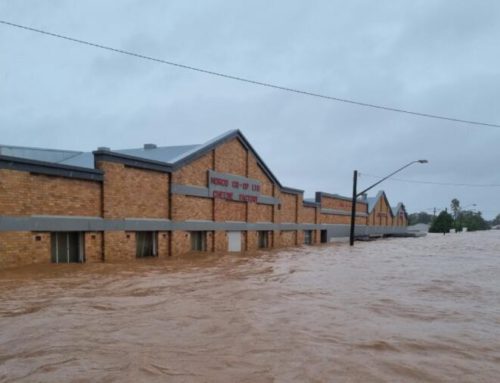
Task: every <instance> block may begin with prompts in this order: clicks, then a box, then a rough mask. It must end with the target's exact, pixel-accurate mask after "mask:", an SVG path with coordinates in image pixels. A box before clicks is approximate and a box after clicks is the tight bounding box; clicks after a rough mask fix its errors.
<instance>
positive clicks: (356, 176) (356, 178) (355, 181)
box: [349, 160, 428, 246]
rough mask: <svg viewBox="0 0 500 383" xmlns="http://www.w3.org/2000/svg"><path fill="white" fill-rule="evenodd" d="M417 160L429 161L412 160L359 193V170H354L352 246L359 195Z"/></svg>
mask: <svg viewBox="0 0 500 383" xmlns="http://www.w3.org/2000/svg"><path fill="white" fill-rule="evenodd" d="M417 162H418V163H420V164H426V163H427V162H428V161H427V160H416V161H412V162H410V163H408V164H406V165H405V166H403V167H401V168H399V169H398V170H396V171H394V172H392V173H391V174H389V175H388V176H385V177H384V178H382V179H381V180H380V181H378V182H375V183H374V184H373V185H372V186H370V187H368V188H366V189H365V190H363V191H362V192H361V193H357V183H358V171H357V170H355V171H354V176H353V183H352V203H351V204H352V206H351V230H350V234H349V243H350V245H351V246H353V245H354V236H355V233H354V232H355V226H356V224H355V220H356V201H357V199H358V197H359V196H361V195H363V194H364V193H366V192H367V191H368V190H370V189H373V188H374V187H375V186H377V185H378V184H380V183H381V182H383V181H385V180H386V179H387V178H389V177H391V176H393V175H394V174H396V173H398V172H400V171H401V170H403V169H406V168H407V167H408V166H410V165H412V164H415V163H417Z"/></svg>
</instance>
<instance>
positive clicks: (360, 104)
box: [0, 20, 500, 128]
mask: <svg viewBox="0 0 500 383" xmlns="http://www.w3.org/2000/svg"><path fill="white" fill-rule="evenodd" d="M0 23H1V24H4V25H8V26H10V27H15V28H20V29H24V30H27V31H31V32H36V33H41V34H43V35H47V36H51V37H56V38H59V39H64V40H68V41H71V42H74V43H78V44H83V45H88V46H92V47H95V48H99V49H104V50H107V51H111V52H115V53H121V54H124V55H128V56H132V57H136V58H140V59H143V60H149V61H154V62H157V63H161V64H166V65H171V66H174V67H177V68H182V69H187V70H191V71H195V72H200V73H204V74H208V75H211V76H217V77H222V78H226V79H229V80H235V81H241V82H246V83H249V84H253V85H258V86H263V87H267V88H272V89H278V90H282V91H286V92H292V93H297V94H301V95H305V96H311V97H317V98H322V99H326V100H330V101H337V102H343V103H347V104H352V105H357V106H362V107H366V108H373V109H379V110H385V111H388V112H396V113H404V114H409V115H413V116H418V117H425V118H433V119H438V120H446V121H453V122H459V123H462V124H469V125H478V126H488V127H493V128H500V124H494V123H487V122H479V121H472V120H463V119H460V118H453V117H447V116H442V115H437V114H430V113H421V112H414V111H411V110H407V109H400V108H395V107H391V106H384V105H376V104H370V103H366V102H360V101H355V100H350V99H346V98H340V97H334V96H328V95H324V94H320V93H314V92H309V91H305V90H300V89H296V88H289V87H286V86H282V85H277V84H272V83H268V82H263V81H257V80H251V79H248V78H244V77H239V76H234V75H230V74H226V73H222V72H215V71H211V70H208V69H203V68H198V67H193V66H190V65H185V64H179V63H176V62H173V61H167V60H162V59H159V58H155V57H151V56H145V55H142V54H139V53H135V52H131V51H126V50H123V49H118V48H113V47H109V46H106V45H101V44H97V43H93V42H90V41H85V40H80V39H76V38H74V37H69V36H65V35H61V34H57V33H52V32H48V31H45V30H42V29H36V28H32V27H28V26H25V25H20V24H15V23H11V22H8V21H5V20H0Z"/></svg>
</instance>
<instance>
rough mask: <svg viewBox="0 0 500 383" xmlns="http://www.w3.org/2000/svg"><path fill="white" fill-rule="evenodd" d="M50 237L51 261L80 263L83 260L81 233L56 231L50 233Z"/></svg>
mask: <svg viewBox="0 0 500 383" xmlns="http://www.w3.org/2000/svg"><path fill="white" fill-rule="evenodd" d="M50 239H51V260H52V262H53V263H81V262H84V261H85V254H84V250H83V249H84V246H83V235H82V233H79V232H57V233H52V234H51V238H50Z"/></svg>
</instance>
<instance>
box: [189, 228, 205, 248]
mask: <svg viewBox="0 0 500 383" xmlns="http://www.w3.org/2000/svg"><path fill="white" fill-rule="evenodd" d="M191 250H193V251H207V232H206V231H192V232H191Z"/></svg>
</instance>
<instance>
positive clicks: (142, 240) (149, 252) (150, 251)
mask: <svg viewBox="0 0 500 383" xmlns="http://www.w3.org/2000/svg"><path fill="white" fill-rule="evenodd" d="M135 243H136V253H135V255H136V257H137V258H144V257H156V255H157V251H156V232H155V231H138V232H137V233H135Z"/></svg>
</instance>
